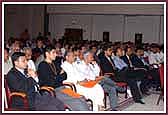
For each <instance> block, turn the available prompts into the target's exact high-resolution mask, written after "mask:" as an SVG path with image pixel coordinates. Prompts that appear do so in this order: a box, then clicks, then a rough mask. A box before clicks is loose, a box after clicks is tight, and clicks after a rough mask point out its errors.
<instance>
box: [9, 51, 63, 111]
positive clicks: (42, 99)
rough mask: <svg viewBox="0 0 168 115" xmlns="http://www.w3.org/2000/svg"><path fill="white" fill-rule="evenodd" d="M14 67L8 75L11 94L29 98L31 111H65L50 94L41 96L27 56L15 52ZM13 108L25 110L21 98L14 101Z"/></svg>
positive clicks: (35, 75) (13, 57) (58, 101)
mask: <svg viewBox="0 0 168 115" xmlns="http://www.w3.org/2000/svg"><path fill="white" fill-rule="evenodd" d="M11 58H12V62H13V65H14V67H13V68H12V69H11V70H10V71H9V72H8V74H7V83H8V86H9V89H10V91H11V92H23V93H26V94H27V96H28V101H29V109H30V110H51V111H63V110H64V104H63V103H62V102H61V101H60V100H59V99H58V98H55V97H51V96H50V95H49V94H44V95H41V94H40V93H39V92H38V83H37V82H36V81H35V80H34V79H35V78H36V77H37V74H36V73H35V72H34V71H31V70H28V71H27V74H26V73H25V72H24V70H25V69H27V60H26V58H25V54H24V53H21V52H15V53H13V55H12V57H11ZM12 108H23V101H22V100H21V99H20V98H14V99H13V100H12Z"/></svg>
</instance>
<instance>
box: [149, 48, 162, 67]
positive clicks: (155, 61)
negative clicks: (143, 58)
mask: <svg viewBox="0 0 168 115" xmlns="http://www.w3.org/2000/svg"><path fill="white" fill-rule="evenodd" d="M151 50H152V52H151V53H150V55H149V64H151V65H159V64H160V63H163V61H164V55H163V53H162V52H161V51H160V50H159V46H158V45H153V46H151ZM154 67H155V66H154ZM155 68H157V67H155Z"/></svg>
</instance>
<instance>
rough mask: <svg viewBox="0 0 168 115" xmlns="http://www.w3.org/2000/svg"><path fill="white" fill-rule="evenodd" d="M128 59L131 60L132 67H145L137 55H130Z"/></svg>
mask: <svg viewBox="0 0 168 115" xmlns="http://www.w3.org/2000/svg"><path fill="white" fill-rule="evenodd" d="M130 60H131V62H132V65H133V66H134V67H138V68H145V65H144V63H143V62H142V60H141V59H140V58H139V57H138V56H137V55H132V56H131V58H130Z"/></svg>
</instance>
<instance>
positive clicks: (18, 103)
mask: <svg viewBox="0 0 168 115" xmlns="http://www.w3.org/2000/svg"><path fill="white" fill-rule="evenodd" d="M6 79H7V84H8V87H9V89H10V91H11V92H24V93H26V94H27V96H28V101H29V106H30V107H33V102H34V99H35V98H34V95H35V85H37V83H36V81H35V80H34V79H33V78H32V77H29V78H27V77H25V75H24V74H22V73H21V72H20V71H18V70H17V69H16V68H12V69H11V70H10V71H9V72H8V74H7V78H6ZM12 106H13V107H16V108H23V101H22V100H21V99H20V98H14V99H13V101H12Z"/></svg>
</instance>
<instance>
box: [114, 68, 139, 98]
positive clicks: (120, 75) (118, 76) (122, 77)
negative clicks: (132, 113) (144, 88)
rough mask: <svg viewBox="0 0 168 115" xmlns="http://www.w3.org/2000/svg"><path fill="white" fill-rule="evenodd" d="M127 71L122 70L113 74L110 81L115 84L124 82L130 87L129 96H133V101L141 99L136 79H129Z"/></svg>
mask: <svg viewBox="0 0 168 115" xmlns="http://www.w3.org/2000/svg"><path fill="white" fill-rule="evenodd" d="M128 73H129V72H128V70H127V69H123V70H121V71H119V72H116V73H115V76H114V77H112V79H113V80H114V81H116V82H126V83H127V84H128V86H129V87H130V90H131V94H132V96H133V99H134V101H136V100H139V99H141V98H142V97H141V94H140V92H139V88H138V86H137V80H136V78H133V77H132V76H131V77H130V76H129V74H128Z"/></svg>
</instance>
